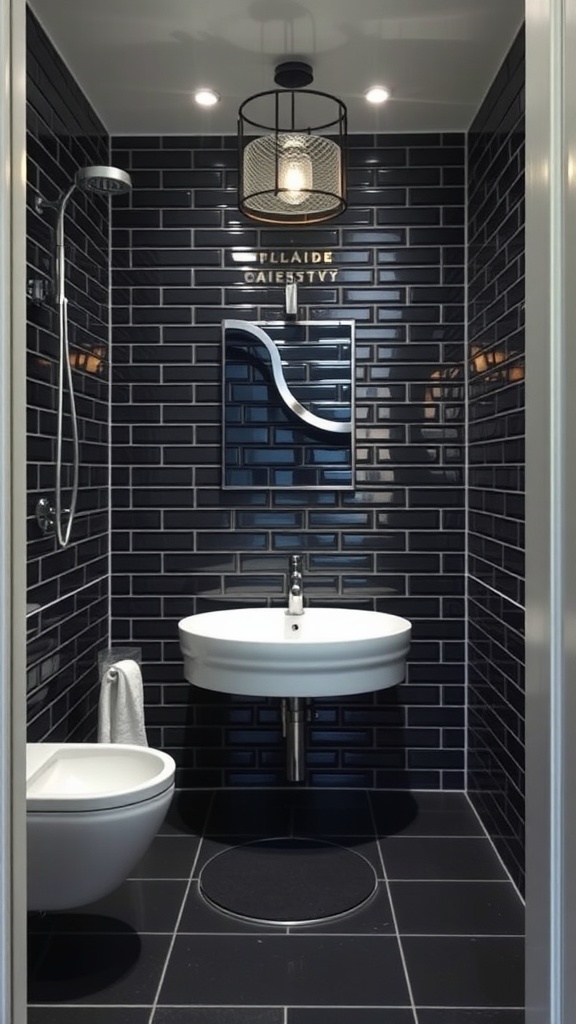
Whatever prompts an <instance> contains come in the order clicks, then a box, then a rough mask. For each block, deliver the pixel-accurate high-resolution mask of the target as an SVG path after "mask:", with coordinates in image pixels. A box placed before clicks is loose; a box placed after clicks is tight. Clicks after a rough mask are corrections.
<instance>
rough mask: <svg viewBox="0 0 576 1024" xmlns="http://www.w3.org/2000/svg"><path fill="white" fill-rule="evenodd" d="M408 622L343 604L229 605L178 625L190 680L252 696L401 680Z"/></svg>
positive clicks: (357, 689) (312, 693) (355, 688)
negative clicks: (299, 608) (299, 607)
mask: <svg viewBox="0 0 576 1024" xmlns="http://www.w3.org/2000/svg"><path fill="white" fill-rule="evenodd" d="M411 630H412V627H411V624H410V622H408V620H407V619H403V618H401V617H400V616H398V615H388V614H386V613H385V612H371V611H362V610H358V609H348V608H307V609H306V610H305V612H304V614H303V615H288V614H287V613H286V612H285V611H284V609H283V608H235V609H232V610H220V611H214V612H202V613H201V614H199V615H190V616H188V618H186V619H182V620H181V621H180V622H179V624H178V631H179V634H180V648H181V651H182V654H183V656H184V675H185V676H186V679H187V680H188V682H190V683H194V685H195V686H201V687H204V688H205V689H207V690H220V691H222V692H223V693H238V694H245V695H247V696H249V695H253V696H255V697H332V696H339V695H342V694H350V693H366V692H368V691H370V690H381V689H383V688H385V687H388V686H394V685H395V684H396V683H400V682H402V680H403V678H404V674H405V668H406V655H407V654H408V648H409V646H410V635H411Z"/></svg>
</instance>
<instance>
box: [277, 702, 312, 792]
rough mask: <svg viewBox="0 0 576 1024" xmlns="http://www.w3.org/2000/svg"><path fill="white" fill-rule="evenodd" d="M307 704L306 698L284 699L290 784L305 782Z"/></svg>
mask: <svg viewBox="0 0 576 1024" xmlns="http://www.w3.org/2000/svg"><path fill="white" fill-rule="evenodd" d="M306 704H307V701H306V700H305V698H304V697H283V698H282V735H283V736H284V737H285V739H286V775H287V777H288V781H289V782H302V781H303V780H304V771H305V769H304V760H305V756H304V755H305V750H304V726H305V724H306Z"/></svg>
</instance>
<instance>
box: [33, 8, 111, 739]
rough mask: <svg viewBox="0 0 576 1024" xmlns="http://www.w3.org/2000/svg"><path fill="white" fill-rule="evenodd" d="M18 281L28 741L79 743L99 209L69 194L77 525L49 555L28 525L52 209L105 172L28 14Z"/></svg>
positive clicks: (100, 595)
mask: <svg viewBox="0 0 576 1024" xmlns="http://www.w3.org/2000/svg"><path fill="white" fill-rule="evenodd" d="M27 49H28V53H27V69H28V112H27V113H28V137H27V147H28V226H27V235H28V281H29V288H30V289H31V288H32V287H33V286H34V283H35V282H39V283H40V284H39V286H40V287H44V288H47V289H48V294H47V297H46V299H45V300H43V301H33V300H29V302H28V338H27V351H28V362H27V366H28V371H27V372H28V407H27V414H28V454H27V459H28V509H27V514H28V598H27V600H28V616H27V619H28V638H29V642H28V677H27V694H28V726H29V728H28V738H29V740H31V741H37V740H84V739H90V738H92V736H93V732H94V729H95V726H96V711H95V701H96V700H97V690H96V683H97V669H96V653H97V651H98V649H99V648H101V647H103V646H106V645H107V642H108V592H109V576H108V552H109V524H108V518H109V517H108V507H109V489H108V473H109V470H108V440H109V439H108V433H109V432H108V409H109V394H108V392H109V382H108V351H107V350H108V329H109V324H108V321H109V312H108V307H109V287H108V267H109V263H108V202H107V200H105V199H102V198H99V197H95V198H88V197H87V196H85V195H83V194H82V193H81V192H79V191H78V190H76V191H75V193H74V194H73V195H72V197H71V199H70V201H69V204H68V206H67V212H66V239H67V245H66V256H67V259H68V273H67V295H68V300H69V307H68V311H69V337H70V350H71V360H70V361H71V365H72V376H73V378H74V388H75V391H76V403H77V409H78V424H79V435H80V444H81V468H80V481H79V483H80V486H79V495H78V516H77V519H76V523H75V525H74V530H73V534H72V540H71V543H70V545H69V546H68V547H67V548H65V549H59V548H58V547H57V544H56V539H55V536H54V534H53V533H51V534H47V535H44V534H43V533H42V532H41V530H40V528H39V526H38V524H37V522H36V517H35V509H36V504H37V502H38V499H39V498H40V497H47V498H48V499H49V500H50V501H51V502H52V503H53V502H54V483H55V471H54V463H55V452H56V419H57V382H58V309H57V306H56V303H55V301H54V300H55V295H54V279H53V270H54V249H55V225H56V217H57V211H56V210H55V209H51V208H49V209H46V210H45V212H44V213H42V214H41V213H39V212H37V209H36V200H37V197H39V196H41V197H43V198H44V199H46V200H47V201H48V202H53V201H55V200H58V199H59V197H60V195H61V194H62V192H63V191H65V190H66V189H68V187H69V185H70V184H71V182H72V181H73V179H74V174H75V172H76V170H77V168H78V167H83V166H87V165H91V164H107V163H108V162H109V159H108V152H109V147H108V138H107V135H106V132H105V130H104V128H103V126H102V124H101V123H100V121H99V120H98V118H97V117H96V115H95V114H94V111H93V110H92V109H91V107H90V105H89V103H88V102H87V100H86V98H85V97H84V96H83V94H82V92H81V91H80V89H79V88H78V86H77V84H76V83H75V81H74V79H73V78H72V77H71V75H70V74H69V72H68V70H67V68H66V67H65V66H64V64H63V63H62V61H61V59H60V57H59V56H58V54H57V53H56V51H55V50H54V48H53V47H52V45H51V43H50V42H49V41H48V39H47V38H46V35H45V34H44V32H43V30H42V29H41V27H40V25H39V24H38V22H37V21H36V20H35V18H34V16H33V15H32V14H31V13H30V12H29V11H28V20H27ZM64 408H65V417H64V436H65V438H66V439H67V440H66V441H65V443H64V449H63V454H64V460H65V466H66V468H65V472H64V475H63V481H64V484H65V485H66V491H65V498H66V501H65V504H66V505H67V504H68V503H69V496H70V490H69V484H70V482H71V471H70V457H71V442H70V440H69V439H70V437H71V432H70V414H69V404H68V400H66V404H65V407H64Z"/></svg>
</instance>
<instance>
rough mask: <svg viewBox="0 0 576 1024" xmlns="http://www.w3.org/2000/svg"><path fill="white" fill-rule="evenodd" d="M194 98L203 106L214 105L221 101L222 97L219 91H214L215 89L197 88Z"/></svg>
mask: <svg viewBox="0 0 576 1024" xmlns="http://www.w3.org/2000/svg"><path fill="white" fill-rule="evenodd" d="M194 99H195V100H196V103H198V105H199V106H201V107H213V106H214V105H215V104H216V103H218V102H219V101H220V97H219V95H218V93H217V92H214V89H197V90H196V92H195V93H194Z"/></svg>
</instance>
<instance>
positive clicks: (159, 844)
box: [129, 835, 199, 892]
mask: <svg viewBox="0 0 576 1024" xmlns="http://www.w3.org/2000/svg"><path fill="white" fill-rule="evenodd" d="M198 848H199V838H198V839H197V838H196V837H188V836H183V835H158V836H156V838H155V839H153V840H152V843H151V845H150V847H149V848H148V850H147V851H146V853H145V854H144V856H143V857H142V859H141V860H140V861H139V862H138V864H136V866H135V867H134V868H133V869H132V871H131V872H130V875H129V877H130V878H131V879H135V878H139V879H164V880H166V879H170V880H172V881H174V880H176V879H183V880H187V879H188V878H190V875H191V874H192V871H193V868H194V863H195V860H196V856H197V854H198ZM159 892H162V890H161V889H160V890H159Z"/></svg>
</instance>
